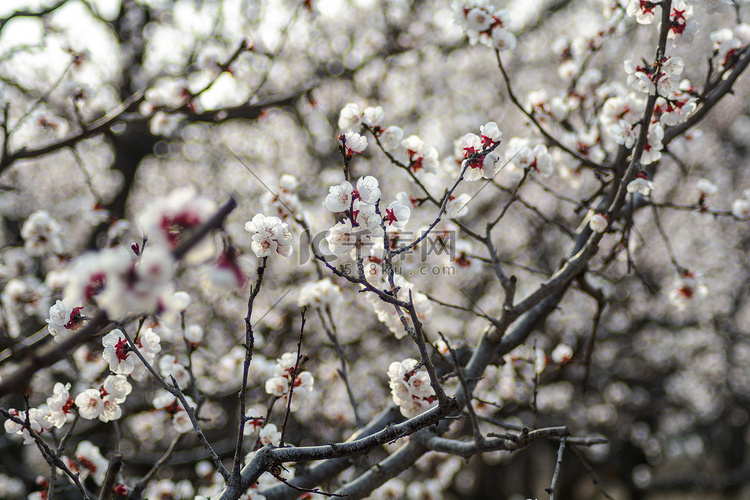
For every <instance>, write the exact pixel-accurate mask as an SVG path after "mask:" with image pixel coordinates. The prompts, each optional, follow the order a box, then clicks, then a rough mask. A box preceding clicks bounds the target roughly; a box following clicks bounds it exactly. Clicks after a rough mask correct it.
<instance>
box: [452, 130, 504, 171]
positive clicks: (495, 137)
mask: <svg viewBox="0 0 750 500" xmlns="http://www.w3.org/2000/svg"><path fill="white" fill-rule="evenodd" d="M502 136H503V133H502V132H500V129H499V128H498V127H497V123H495V122H488V123H487V124H485V125H482V126H481V127H480V135H476V134H472V133H468V134H466V135H464V136H463V137H462V138H461V142H460V155H461V157H460V158H459V159H460V160H461V170H462V171H463V172H464V178H465V179H466V180H467V181H477V180H479V179H482V178H485V179H492V178H493V177H494V176H495V173H496V171H497V165H498V162H499V161H500V155H499V154H498V153H496V152H495V151H494V150H492V149H494V148H495V147H496V146H497V144H498V143H499V142H500V138H501V137H502Z"/></svg>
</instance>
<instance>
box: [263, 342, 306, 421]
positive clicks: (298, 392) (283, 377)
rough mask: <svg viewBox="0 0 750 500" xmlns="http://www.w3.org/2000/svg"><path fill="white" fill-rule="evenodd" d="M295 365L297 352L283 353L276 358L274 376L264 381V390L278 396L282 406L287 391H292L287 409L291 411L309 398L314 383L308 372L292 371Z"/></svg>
mask: <svg viewBox="0 0 750 500" xmlns="http://www.w3.org/2000/svg"><path fill="white" fill-rule="evenodd" d="M295 367H297V354H296V353H293V352H287V353H284V354H283V355H282V356H281V357H280V358H279V359H278V360H276V366H274V369H273V373H274V376H273V377H271V378H269V379H268V380H267V381H266V392H267V393H268V394H271V395H272V396H275V397H277V398H280V400H281V401H282V402H283V404H284V407H286V405H287V401H288V398H289V392H290V391H291V392H292V401H291V402H290V403H289V411H293V412H294V411H297V410H299V409H300V407H301V406H302V405H303V404H304V403H305V401H307V400H308V399H309V397H310V394H311V393H312V390H313V385H314V384H315V379H314V378H313V376H312V374H311V373H310V372H308V371H303V372H299V373H294V372H295ZM297 370H299V367H297ZM292 376H294V378H292ZM292 387H293V389H292Z"/></svg>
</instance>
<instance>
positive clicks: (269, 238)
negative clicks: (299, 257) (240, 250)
mask: <svg viewBox="0 0 750 500" xmlns="http://www.w3.org/2000/svg"><path fill="white" fill-rule="evenodd" d="M245 231H247V232H248V233H250V234H252V238H253V239H252V242H251V244H250V245H251V248H252V249H253V252H254V253H255V255H256V256H257V257H268V256H269V255H272V254H274V253H277V254H279V255H281V256H283V257H289V256H290V255H292V251H293V250H294V249H293V248H292V233H290V232H289V226H288V225H287V223H286V222H281V219H279V218H278V217H266V216H265V215H263V214H257V215H255V217H253V218H252V220H250V221H248V222H246V223H245Z"/></svg>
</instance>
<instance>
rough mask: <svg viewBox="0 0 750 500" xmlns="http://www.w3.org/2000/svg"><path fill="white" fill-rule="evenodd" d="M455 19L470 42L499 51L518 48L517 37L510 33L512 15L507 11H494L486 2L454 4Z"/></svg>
mask: <svg viewBox="0 0 750 500" xmlns="http://www.w3.org/2000/svg"><path fill="white" fill-rule="evenodd" d="M452 8H453V17H454V19H455V20H456V23H457V24H458V25H459V26H460V27H461V29H462V30H463V31H465V32H466V34H467V35H468V36H469V42H470V43H471V44H472V45H475V44H476V43H477V42H479V43H481V44H483V45H486V46H488V47H491V48H493V49H498V50H513V49H514V48H516V37H515V36H513V34H512V33H511V32H510V31H508V25H509V23H510V15H509V13H508V11H507V10H505V9H494V8H492V7H490V6H489V5H488V3H487V1H486V0H472V1H470V2H466V3H464V2H454V3H453V4H452Z"/></svg>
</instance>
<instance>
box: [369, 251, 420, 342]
mask: <svg viewBox="0 0 750 500" xmlns="http://www.w3.org/2000/svg"><path fill="white" fill-rule="evenodd" d="M373 265H374V266H375V269H377V265H378V264H377V262H373ZM375 269H373V270H372V271H370V272H371V274H373V275H376V276H377V277H378V278H380V280H383V275H382V273H378V272H377V271H376V270H375ZM393 282H394V284H395V285H396V287H397V288H398V292H397V293H396V298H397V299H399V300H405V301H408V300H409V296H410V295H411V300H412V302H413V303H414V309H415V311H416V313H417V318H418V319H419V320H420V321H424V320H426V319H427V318H428V317H429V315H430V313H431V312H432V302H430V300H429V299H428V298H427V296H426V295H425V294H423V293H420V292H418V291H416V290H415V289H414V284H413V283H410V282H409V281H407V280H406V279H405V278H404V277H403V276H401V275H399V274H394V275H393ZM373 284H375V285H376V286H378V285H380V286H382V285H383V284H384V283H382V282H381V283H378V282H377V281H376V280H374V281H373ZM365 297H366V298H367V301H368V302H369V303H370V305H371V306H372V308H373V309H374V310H375V314H377V316H378V320H380V321H381V322H382V323H384V324H385V325H386V326H387V327H388V329H389V330H390V331H391V332H393V334H394V335H395V336H396V338H397V339H401V338H403V337H404V336H405V335H406V327H407V326H408V327H409V328H414V322H413V320H412V318H411V316H410V315H409V313H408V312H406V311H402V310H400V309H397V308H395V307H394V306H392V305H391V304H388V303H386V302H383V301H382V300H381V299H380V298H379V297H378V296H377V295H374V294H371V293H370V294H367V295H366V296H365ZM404 322H405V323H406V325H404Z"/></svg>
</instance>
